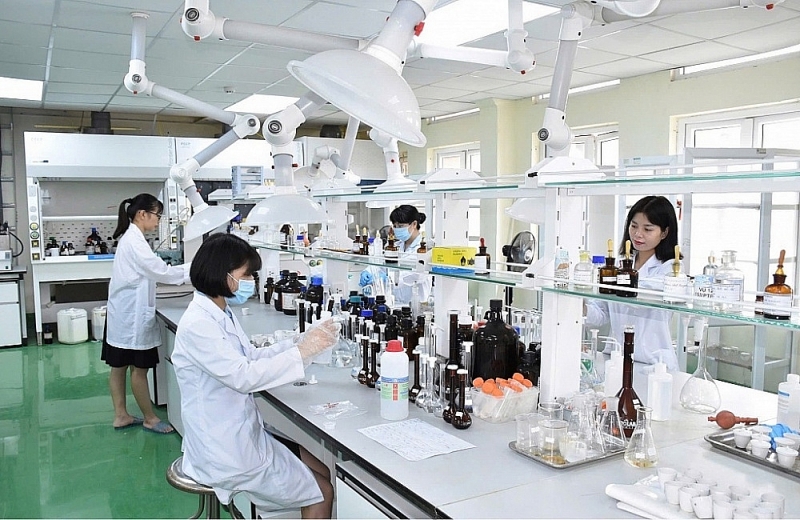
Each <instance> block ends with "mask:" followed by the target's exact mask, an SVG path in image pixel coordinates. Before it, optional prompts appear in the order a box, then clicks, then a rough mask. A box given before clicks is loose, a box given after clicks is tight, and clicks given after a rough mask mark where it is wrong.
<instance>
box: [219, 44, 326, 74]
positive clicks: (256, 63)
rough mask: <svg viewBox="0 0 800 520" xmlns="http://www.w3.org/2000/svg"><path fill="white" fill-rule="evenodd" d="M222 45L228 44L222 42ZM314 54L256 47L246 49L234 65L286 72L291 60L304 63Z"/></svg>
mask: <svg viewBox="0 0 800 520" xmlns="http://www.w3.org/2000/svg"><path fill="white" fill-rule="evenodd" d="M220 43H221V44H222V45H224V44H226V43H228V42H220ZM311 54H312V53H310V52H305V51H296V50H289V49H279V48H276V47H266V46H254V47H252V48H250V49H246V50H245V51H244V52H242V53H241V54H240V55H239V56H237V57H236V60H235V61H234V62H233V64H234V65H240V66H244V67H265V68H268V69H283V70H286V65H287V64H288V63H289V62H290V61H291V60H298V61H302V60H304V59H306V58H308V57H309V56H311Z"/></svg>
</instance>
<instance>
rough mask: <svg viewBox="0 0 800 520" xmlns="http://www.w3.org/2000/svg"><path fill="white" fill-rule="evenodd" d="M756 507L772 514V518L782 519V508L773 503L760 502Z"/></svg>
mask: <svg viewBox="0 0 800 520" xmlns="http://www.w3.org/2000/svg"><path fill="white" fill-rule="evenodd" d="M758 507H761V508H764V509H767V510H769V511H770V512H772V518H783V507H781V505H780V504H776V503H775V502H761V503H760V504H758Z"/></svg>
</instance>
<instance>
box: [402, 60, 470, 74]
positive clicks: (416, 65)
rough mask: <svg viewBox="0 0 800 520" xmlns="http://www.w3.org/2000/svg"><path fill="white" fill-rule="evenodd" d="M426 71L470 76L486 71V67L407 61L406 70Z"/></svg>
mask: <svg viewBox="0 0 800 520" xmlns="http://www.w3.org/2000/svg"><path fill="white" fill-rule="evenodd" d="M409 68H410V69H424V70H433V71H443V70H445V71H447V72H452V73H455V74H469V73H470V72H475V71H476V70H481V69H485V68H486V65H478V64H475V63H462V62H460V61H449V60H435V59H432V58H409V59H408V60H407V61H406V66H405V67H404V68H403V70H405V69H409Z"/></svg>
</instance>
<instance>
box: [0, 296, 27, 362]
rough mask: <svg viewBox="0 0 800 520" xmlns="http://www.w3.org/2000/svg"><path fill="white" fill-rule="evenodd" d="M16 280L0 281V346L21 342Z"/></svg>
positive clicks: (14, 344) (19, 343)
mask: <svg viewBox="0 0 800 520" xmlns="http://www.w3.org/2000/svg"><path fill="white" fill-rule="evenodd" d="M19 306H20V302H19V286H18V284H17V282H0V347H9V346H16V345H21V344H22V328H21V327H20V320H19V312H20V311H19Z"/></svg>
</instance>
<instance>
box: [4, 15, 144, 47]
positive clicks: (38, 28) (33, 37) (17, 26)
mask: <svg viewBox="0 0 800 520" xmlns="http://www.w3.org/2000/svg"><path fill="white" fill-rule="evenodd" d="M0 43H10V44H12V45H24V46H27V47H47V46H48V45H49V43H50V26H49V25H31V24H24V23H15V22H6V21H3V20H0ZM129 45H130V44H129Z"/></svg>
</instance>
